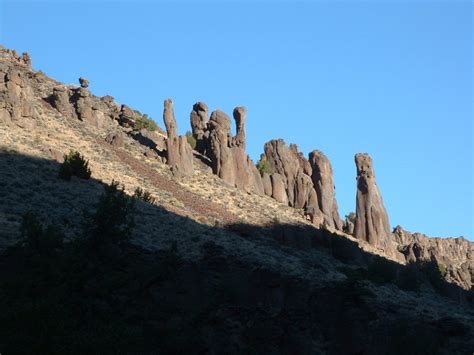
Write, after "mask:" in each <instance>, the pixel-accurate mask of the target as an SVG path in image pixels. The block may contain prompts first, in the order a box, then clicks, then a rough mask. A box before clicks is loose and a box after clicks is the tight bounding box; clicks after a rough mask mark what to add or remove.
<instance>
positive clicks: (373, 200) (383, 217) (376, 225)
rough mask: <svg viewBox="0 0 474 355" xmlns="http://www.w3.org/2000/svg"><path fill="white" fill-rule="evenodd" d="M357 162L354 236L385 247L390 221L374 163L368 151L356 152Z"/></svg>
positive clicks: (376, 245)
mask: <svg viewBox="0 0 474 355" xmlns="http://www.w3.org/2000/svg"><path fill="white" fill-rule="evenodd" d="M355 163H356V167H357V198H356V219H355V225H354V236H355V237H356V238H358V239H362V240H365V241H366V242H368V243H369V244H371V245H373V246H375V247H382V248H383V244H385V243H386V242H387V239H389V236H390V223H389V220H388V214H387V211H386V210H385V207H384V204H383V199H382V194H381V193H380V190H379V187H378V186H377V181H376V179H375V172H374V163H373V161H372V158H371V157H370V156H369V155H368V154H366V153H364V154H356V155H355Z"/></svg>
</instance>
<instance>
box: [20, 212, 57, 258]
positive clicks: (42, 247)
mask: <svg viewBox="0 0 474 355" xmlns="http://www.w3.org/2000/svg"><path fill="white" fill-rule="evenodd" d="M20 232H21V237H22V239H23V240H22V244H23V246H25V247H26V248H28V249H29V250H31V251H34V252H38V253H51V252H54V251H55V250H57V249H60V248H61V247H62V245H63V239H64V235H63V234H62V233H61V232H60V231H59V229H58V228H57V227H55V226H53V225H49V226H47V227H46V228H45V227H43V225H42V224H41V222H40V220H39V218H38V216H37V215H35V214H34V213H33V212H31V211H29V212H27V213H26V214H25V215H24V216H23V220H22V223H21V227H20Z"/></svg>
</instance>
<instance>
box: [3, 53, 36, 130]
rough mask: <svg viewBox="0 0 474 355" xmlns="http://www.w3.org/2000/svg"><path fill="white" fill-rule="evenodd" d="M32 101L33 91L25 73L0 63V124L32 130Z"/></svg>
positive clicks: (33, 113)
mask: <svg viewBox="0 0 474 355" xmlns="http://www.w3.org/2000/svg"><path fill="white" fill-rule="evenodd" d="M9 55H11V53H10V54H9ZM33 99H34V91H33V88H32V87H31V84H30V81H29V78H28V77H27V76H26V75H25V72H24V71H23V70H19V69H17V68H16V67H15V66H12V65H10V66H8V65H5V64H4V63H0V122H2V123H3V124H6V125H10V124H15V125H17V126H19V127H22V128H25V129H34V127H35V126H36V121H35V120H34V116H35V111H36V110H35V107H34V106H33Z"/></svg>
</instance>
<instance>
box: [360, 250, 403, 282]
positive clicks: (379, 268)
mask: <svg viewBox="0 0 474 355" xmlns="http://www.w3.org/2000/svg"><path fill="white" fill-rule="evenodd" d="M367 276H368V279H369V280H370V281H372V282H374V283H376V284H386V283H390V282H393V281H394V280H395V278H396V277H397V264H395V263H394V262H392V261H389V260H386V259H385V258H381V257H375V258H374V260H372V262H371V263H370V264H369V266H368V268H367Z"/></svg>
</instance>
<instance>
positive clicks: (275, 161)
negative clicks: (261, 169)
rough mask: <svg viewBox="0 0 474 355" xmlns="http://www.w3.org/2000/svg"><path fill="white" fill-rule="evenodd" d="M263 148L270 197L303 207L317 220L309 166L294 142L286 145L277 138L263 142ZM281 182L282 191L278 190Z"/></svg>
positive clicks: (317, 215) (316, 205) (317, 211)
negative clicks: (268, 174)
mask: <svg viewBox="0 0 474 355" xmlns="http://www.w3.org/2000/svg"><path fill="white" fill-rule="evenodd" d="M264 151H265V159H266V161H267V162H268V164H269V166H270V170H271V171H272V174H271V177H272V188H273V192H272V193H273V198H275V199H276V200H277V201H280V202H283V203H285V201H286V202H287V203H288V204H289V205H290V206H292V207H295V208H303V209H305V212H306V213H307V214H308V215H310V217H311V219H313V220H316V219H315V218H316V217H319V216H320V214H321V211H320V209H319V206H318V198H317V196H316V191H315V189H314V187H313V181H312V180H311V176H310V174H311V166H310V164H309V162H308V161H307V160H306V159H305V158H304V156H303V155H302V154H301V153H300V152H299V151H298V147H297V146H296V145H294V144H292V145H290V146H287V145H286V143H285V142H284V141H283V140H282V139H279V140H271V141H269V142H267V143H265V146H264ZM274 175H275V176H274ZM282 183H283V186H284V192H285V193H283V192H282V191H281V184H282ZM285 196H286V197H285ZM317 220H319V218H318V219H317Z"/></svg>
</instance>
